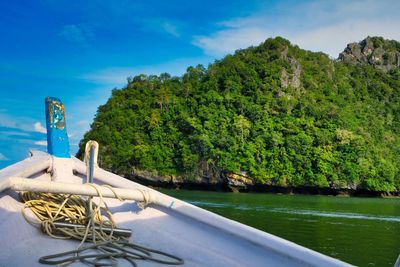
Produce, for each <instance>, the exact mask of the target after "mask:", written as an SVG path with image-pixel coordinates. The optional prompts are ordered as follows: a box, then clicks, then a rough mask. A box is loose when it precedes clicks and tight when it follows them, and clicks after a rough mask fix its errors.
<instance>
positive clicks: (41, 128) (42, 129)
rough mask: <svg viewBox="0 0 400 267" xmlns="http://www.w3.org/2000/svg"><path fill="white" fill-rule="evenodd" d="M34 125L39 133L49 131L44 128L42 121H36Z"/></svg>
mask: <svg viewBox="0 0 400 267" xmlns="http://www.w3.org/2000/svg"><path fill="white" fill-rule="evenodd" d="M33 127H34V129H35V131H36V132H38V133H47V130H46V128H44V127H43V125H42V124H41V123H40V122H35V123H34V124H33Z"/></svg>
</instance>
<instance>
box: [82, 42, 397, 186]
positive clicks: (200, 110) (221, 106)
mask: <svg viewBox="0 0 400 267" xmlns="http://www.w3.org/2000/svg"><path fill="white" fill-rule="evenodd" d="M297 78H298V79H299V80H298V81H297V82H296V79H297ZM399 91H400V69H398V68H397V69H394V70H391V71H390V72H387V73H385V72H383V71H381V70H377V69H375V68H374V67H373V66H371V65H368V64H355V65H349V64H344V63H343V62H341V61H335V60H331V59H329V57H328V56H327V55H325V54H323V53H314V52H310V51H305V50H302V49H300V48H298V47H297V46H293V45H291V44H290V43H289V42H288V41H287V40H285V39H282V38H279V37H278V38H275V39H268V40H266V41H265V42H264V43H263V44H261V45H260V46H258V47H250V48H248V49H244V50H238V51H237V52H236V53H235V54H234V55H228V56H226V57H225V58H223V59H222V60H219V61H216V62H215V63H214V64H211V65H209V66H208V68H207V69H205V68H204V67H203V66H200V65H199V66H197V67H189V68H188V69H187V72H186V73H185V74H184V75H183V76H182V77H171V76H170V75H168V74H162V75H160V76H146V75H139V76H136V77H133V78H129V79H128V84H127V86H126V87H125V88H123V89H120V90H117V89H115V90H113V92H112V96H111V98H110V99H109V100H108V102H107V103H106V104H105V105H102V106H100V107H99V109H98V112H97V115H96V117H95V120H94V122H93V124H92V126H91V130H90V131H89V132H87V133H86V134H85V136H84V139H83V140H82V141H81V143H80V150H79V152H78V156H82V152H83V151H84V143H85V142H86V141H87V140H89V139H92V140H97V141H98V142H99V143H100V163H101V165H102V167H104V168H106V169H110V170H112V171H114V172H117V173H131V172H133V170H135V169H141V170H152V171H157V172H158V173H159V174H160V175H166V174H168V175H180V176H185V177H187V178H188V179H191V178H192V177H194V176H195V175H196V173H197V171H198V169H199V168H212V169H214V170H218V171H220V172H239V171H245V172H247V173H248V175H249V176H251V177H252V178H254V179H255V180H256V181H258V182H260V183H266V184H273V185H282V186H289V185H290V186H299V185H309V186H318V187H334V188H366V189H370V190H381V191H397V190H399V189H400V172H399V166H398V164H397V163H398V162H399V160H398V158H399V156H400V145H399V144H400V142H399V141H400V140H399V139H400V132H399V129H400V105H399V104H400V94H399Z"/></svg>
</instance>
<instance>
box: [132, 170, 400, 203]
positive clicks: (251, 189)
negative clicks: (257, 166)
mask: <svg viewBox="0 0 400 267" xmlns="http://www.w3.org/2000/svg"><path fill="white" fill-rule="evenodd" d="M125 178H127V179H128V180H131V181H134V182H137V183H140V184H142V185H145V186H148V187H151V188H155V189H172V190H193V191H216V192H233V193H270V194H285V195H324V196H337V197H378V198H400V192H385V191H372V190H366V189H351V188H329V187H324V188H321V187H315V186H314V187H312V186H299V187H283V186H276V185H266V184H259V183H258V184H257V183H256V184H252V185H238V184H236V185H233V184H231V183H229V181H225V182H219V183H204V182H203V183H196V182H174V181H172V180H169V181H166V180H163V179H158V180H154V179H148V178H145V177H140V176H137V175H127V176H126V177H125Z"/></svg>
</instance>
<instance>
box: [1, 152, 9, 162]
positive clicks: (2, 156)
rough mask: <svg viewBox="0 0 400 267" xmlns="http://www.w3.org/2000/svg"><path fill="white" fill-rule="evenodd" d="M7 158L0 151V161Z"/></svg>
mask: <svg viewBox="0 0 400 267" xmlns="http://www.w3.org/2000/svg"><path fill="white" fill-rule="evenodd" d="M5 160H8V159H7V157H6V156H4V155H3V154H2V153H0V161H5Z"/></svg>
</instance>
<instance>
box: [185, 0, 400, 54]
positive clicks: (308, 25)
mask: <svg viewBox="0 0 400 267" xmlns="http://www.w3.org/2000/svg"><path fill="white" fill-rule="evenodd" d="M277 8H278V9H279V10H278V11H279V16H277V15H276V14H272V13H271V12H270V10H269V9H268V8H264V9H261V10H260V11H256V12H255V13H253V14H252V15H250V16H247V17H239V18H233V19H231V20H228V21H223V22H220V23H219V24H218V25H217V26H219V27H222V29H221V30H218V31H216V32H213V33H211V34H210V35H208V36H195V37H194V38H193V42H192V43H193V44H194V45H196V46H198V47H200V48H202V49H203V50H204V52H205V53H206V54H208V55H212V56H224V55H226V54H228V53H232V52H234V51H235V50H236V49H239V48H246V47H248V46H251V45H258V44H259V43H260V42H262V41H263V40H265V39H267V38H269V37H274V36H277V35H280V36H283V37H285V38H288V39H289V40H290V41H292V42H293V43H295V44H297V45H299V46H300V47H302V48H305V49H309V50H313V51H322V52H325V53H327V54H329V55H330V56H331V57H335V58H336V57H337V56H338V54H339V53H340V52H341V51H342V50H343V49H344V48H345V46H346V44H347V43H350V42H354V41H359V40H361V39H363V38H365V37H366V36H368V35H369V36H376V35H378V36H383V37H384V38H388V39H396V40H400V31H399V30H398V29H399V27H400V17H399V16H398V14H397V11H395V10H399V9H400V2H399V1H394V0H390V1H368V0H367V1H352V2H342V1H311V2H306V3H302V4H297V5H292V6H290V7H287V6H280V7H277ZM274 18H275V20H274Z"/></svg>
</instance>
